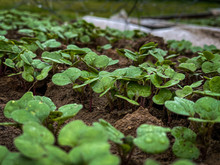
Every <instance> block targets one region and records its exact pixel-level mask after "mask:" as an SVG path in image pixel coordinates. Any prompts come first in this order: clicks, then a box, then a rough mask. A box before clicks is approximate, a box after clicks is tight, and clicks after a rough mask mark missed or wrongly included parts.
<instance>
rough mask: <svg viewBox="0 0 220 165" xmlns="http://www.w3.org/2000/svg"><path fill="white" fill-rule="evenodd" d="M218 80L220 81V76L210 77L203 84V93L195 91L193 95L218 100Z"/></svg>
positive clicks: (219, 93)
mask: <svg viewBox="0 0 220 165" xmlns="http://www.w3.org/2000/svg"><path fill="white" fill-rule="evenodd" d="M219 80H220V76H215V77H212V78H210V79H208V80H206V82H205V83H204V85H203V91H201V90H196V91H193V93H196V94H200V95H203V96H212V97H216V98H219V97H220V89H219V85H220V83H219Z"/></svg>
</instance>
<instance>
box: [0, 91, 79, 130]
mask: <svg viewBox="0 0 220 165" xmlns="http://www.w3.org/2000/svg"><path fill="white" fill-rule="evenodd" d="M80 109H82V105H80V104H67V105H64V106H62V107H60V108H59V109H58V110H57V108H56V106H55V105H54V103H53V102H52V101H51V100H50V99H49V98H48V97H45V96H42V97H41V96H33V94H32V93H31V92H27V93H25V94H24V95H23V97H21V98H20V99H19V100H12V101H9V102H8V103H7V104H6V106H5V108H4V115H5V117H7V118H9V119H13V120H14V122H12V123H1V125H6V126H7V125H12V126H16V127H19V128H20V127H21V126H22V125H23V124H25V123H28V122H30V121H32V122H37V123H39V124H42V125H44V126H45V127H47V128H49V129H50V130H51V131H52V132H53V133H54V134H57V132H58V130H59V127H60V126H61V125H62V124H63V123H64V122H65V121H66V120H67V119H69V118H72V117H74V116H75V115H76V114H77V113H78V112H79V110H80ZM54 123H57V124H58V126H57V128H55V127H54Z"/></svg>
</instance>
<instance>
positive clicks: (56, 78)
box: [52, 68, 81, 86]
mask: <svg viewBox="0 0 220 165" xmlns="http://www.w3.org/2000/svg"><path fill="white" fill-rule="evenodd" d="M80 75H81V70H79V69H78V68H68V69H67V70H65V71H64V72H62V73H57V74H55V75H53V77H52V81H53V83H54V84H56V85H60V86H63V85H67V84H70V83H73V82H74V81H75V80H76V79H78V78H79V76H80Z"/></svg>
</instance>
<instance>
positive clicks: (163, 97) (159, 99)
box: [153, 88, 173, 105]
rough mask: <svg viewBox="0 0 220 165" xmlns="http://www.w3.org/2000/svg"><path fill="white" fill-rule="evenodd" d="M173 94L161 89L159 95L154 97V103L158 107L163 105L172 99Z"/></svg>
mask: <svg viewBox="0 0 220 165" xmlns="http://www.w3.org/2000/svg"><path fill="white" fill-rule="evenodd" d="M172 95H173V94H172V92H171V91H170V90H168V89H166V88H162V89H160V91H159V93H158V94H157V95H154V96H153V102H154V103H155V104H158V105H163V104H164V103H165V101H167V100H170V99H171V98H172Z"/></svg>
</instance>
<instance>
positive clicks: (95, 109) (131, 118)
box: [0, 35, 220, 165]
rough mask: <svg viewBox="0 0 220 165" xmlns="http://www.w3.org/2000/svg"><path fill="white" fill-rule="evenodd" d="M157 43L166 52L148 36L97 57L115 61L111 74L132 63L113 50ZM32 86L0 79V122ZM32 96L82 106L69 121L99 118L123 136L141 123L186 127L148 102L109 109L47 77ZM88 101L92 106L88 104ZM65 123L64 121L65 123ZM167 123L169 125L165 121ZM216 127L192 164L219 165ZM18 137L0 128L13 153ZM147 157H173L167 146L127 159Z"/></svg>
mask: <svg viewBox="0 0 220 165" xmlns="http://www.w3.org/2000/svg"><path fill="white" fill-rule="evenodd" d="M151 41H153V42H156V43H158V47H159V48H162V49H164V50H167V45H166V43H164V41H163V39H162V38H160V37H155V36H152V35H148V36H146V37H143V38H140V39H137V40H124V39H122V40H119V41H117V42H116V43H114V44H113V48H112V49H109V50H101V51H99V52H97V53H98V54H105V55H107V56H109V57H111V58H113V59H119V63H118V64H117V65H115V66H112V67H110V68H108V70H109V71H113V70H114V69H116V68H123V67H127V66H129V65H131V64H132V62H131V61H130V60H127V59H126V58H124V57H121V56H119V55H118V54H117V51H116V49H118V48H128V49H131V50H133V51H138V49H139V48H140V46H142V45H143V44H144V43H148V42H151ZM107 43H108V41H107V40H106V39H105V38H99V39H97V40H96V41H95V42H94V43H92V44H87V45H85V44H82V43H78V46H80V47H90V48H92V49H93V50H95V49H96V48H97V46H98V45H104V44H107ZM31 85H32V84H30V83H25V82H23V81H22V79H21V78H20V77H19V76H12V77H8V76H7V75H1V76H0V122H10V120H9V119H7V118H5V117H4V114H3V109H4V107H5V104H6V103H7V102H8V101H9V100H17V99H19V98H20V97H21V96H22V95H23V94H24V93H25V92H27V91H28V89H31V90H32V88H30V87H31ZM35 85H36V86H37V87H36V88H35V94H36V95H41V96H47V97H49V98H51V99H52V101H53V102H54V103H55V105H56V106H57V107H60V106H63V105H65V104H69V103H80V104H83V109H82V110H81V111H80V112H79V113H78V114H77V115H76V116H75V117H74V118H73V119H71V120H77V119H79V120H83V121H84V122H85V123H86V124H88V125H91V124H92V123H93V122H96V121H98V120H99V119H101V118H102V119H104V120H106V121H108V122H110V123H111V124H112V125H113V126H115V127H116V128H117V129H119V130H120V131H121V132H123V133H124V134H125V135H132V136H136V129H137V128H138V127H139V126H140V125H141V124H152V125H157V126H165V127H171V128H172V127H174V126H186V127H187V126H189V122H188V120H187V119H186V118H184V117H181V116H177V115H171V116H169V117H171V120H168V115H167V113H166V112H165V110H163V107H161V106H156V105H153V106H152V107H150V108H149V105H148V102H146V103H145V104H144V105H143V107H138V106H132V105H130V104H128V103H123V106H121V107H117V104H116V106H114V108H113V109H112V110H110V108H109V106H108V102H107V99H106V98H105V97H99V95H98V94H95V93H93V94H90V93H89V91H88V94H86V95H82V94H80V93H78V92H76V91H74V90H73V89H72V85H66V86H62V87H61V86H57V85H54V84H53V83H52V81H51V76H49V78H48V79H46V80H44V81H42V82H39V83H38V84H35ZM91 101H92V104H91ZM71 120H69V121H71ZM69 121H68V122H69ZM168 121H170V122H168ZM219 130H220V127H219V125H216V126H215V128H214V131H213V135H212V137H213V141H212V143H211V145H210V147H209V148H208V149H207V151H208V154H207V155H208V156H206V157H202V156H201V157H200V158H199V159H198V160H196V162H197V163H198V164H200V165H218V164H220V141H219V138H220V135H219ZM20 134H21V131H20V130H19V129H16V128H13V127H5V126H0V145H5V146H7V148H8V149H9V150H11V151H16V149H15V146H14V145H13V139H14V138H15V137H17V136H18V135H20ZM168 136H169V138H170V141H171V144H172V143H173V142H174V139H173V137H172V136H171V135H168ZM112 152H113V153H115V154H117V150H116V148H115V146H114V145H113V146H112ZM147 158H153V159H155V160H158V161H160V162H161V164H164V165H166V164H167V165H168V164H171V162H173V161H175V160H176V159H177V158H176V157H175V155H174V154H173V153H172V149H171V147H170V148H169V149H168V150H167V151H166V152H164V153H162V154H157V155H150V154H146V153H144V152H142V151H141V150H139V149H137V148H135V150H134V153H133V155H132V157H131V160H130V163H129V164H130V165H142V164H143V162H144V161H145V160H146V159H147Z"/></svg>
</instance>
